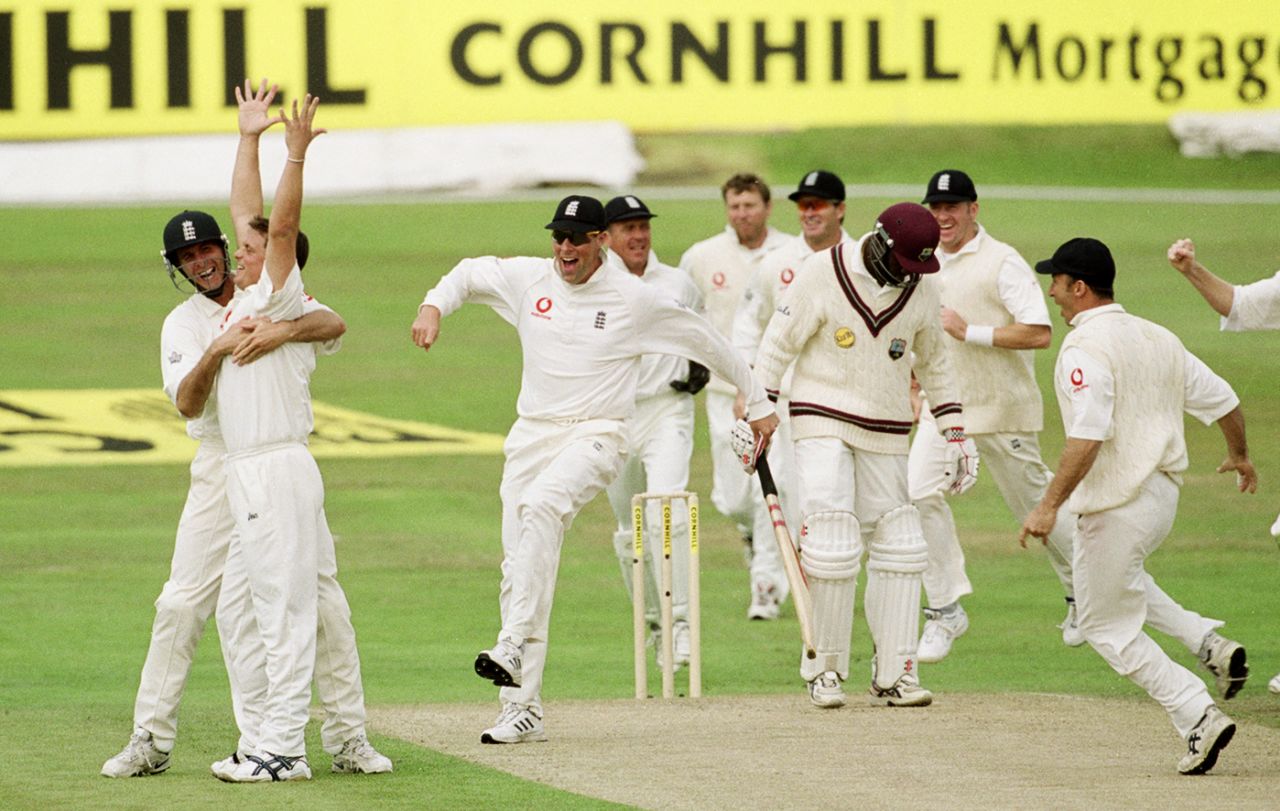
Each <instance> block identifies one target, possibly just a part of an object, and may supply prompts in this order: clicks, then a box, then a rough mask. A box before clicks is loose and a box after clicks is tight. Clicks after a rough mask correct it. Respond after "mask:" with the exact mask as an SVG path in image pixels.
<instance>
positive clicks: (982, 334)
mask: <svg viewBox="0 0 1280 811" xmlns="http://www.w3.org/2000/svg"><path fill="white" fill-rule="evenodd" d="M964 342H965V343H967V344H977V345H978V346H993V345H994V344H995V342H996V328H995V327H978V326H974V325H973V324H970V325H969V326H967V327H965V328H964Z"/></svg>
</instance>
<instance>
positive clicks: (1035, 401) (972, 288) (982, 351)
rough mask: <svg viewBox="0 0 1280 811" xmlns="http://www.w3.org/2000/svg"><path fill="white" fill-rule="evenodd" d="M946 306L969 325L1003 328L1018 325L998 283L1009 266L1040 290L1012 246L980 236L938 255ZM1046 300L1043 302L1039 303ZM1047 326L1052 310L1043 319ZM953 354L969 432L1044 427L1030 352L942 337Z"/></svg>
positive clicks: (1042, 410)
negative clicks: (950, 251) (958, 247)
mask: <svg viewBox="0 0 1280 811" xmlns="http://www.w3.org/2000/svg"><path fill="white" fill-rule="evenodd" d="M938 261H939V262H941V264H942V270H941V271H939V273H938V281H939V282H940V285H941V296H942V303H943V304H945V305H946V306H948V307H950V308H951V309H953V310H955V311H956V312H957V313H959V314H960V316H961V317H962V318H964V320H965V321H967V322H969V323H971V324H980V325H984V326H991V327H1005V326H1008V325H1010V324H1013V323H1015V321H1016V319H1015V318H1014V315H1013V313H1011V312H1009V309H1008V307H1007V306H1006V305H1005V302H1004V301H1003V300H1002V299H1001V298H1000V289H999V279H1000V275H1001V273H1002V272H1004V271H1005V270H1006V268H1008V269H1009V270H1010V271H1012V272H1016V273H1018V274H1025V275H1026V277H1028V278H1029V279H1030V280H1031V283H1032V284H1033V285H1035V286H1036V287H1037V289H1038V287H1039V285H1038V283H1037V282H1036V281H1035V274H1034V272H1033V271H1032V270H1031V268H1030V266H1028V265H1027V263H1026V261H1025V260H1023V258H1022V257H1021V256H1020V255H1019V254H1018V252H1017V251H1016V250H1014V249H1013V248H1012V247H1011V246H1009V245H1006V244H1005V243H1003V242H1000V241H999V240H997V239H994V238H992V237H991V236H990V235H988V234H987V233H986V231H985V229H983V228H982V227H981V226H979V228H978V235H977V236H976V237H974V238H973V239H971V240H969V242H967V243H965V245H964V246H963V247H962V248H961V249H960V250H959V251H957V252H956V253H953V254H948V253H945V252H943V251H939V252H938ZM1041 300H1043V299H1041ZM1040 323H1044V324H1048V323H1049V321H1048V310H1047V308H1046V310H1045V313H1044V320H1043V321H1042V322H1040ZM943 344H944V345H945V346H946V348H947V351H948V353H949V354H950V356H951V363H952V367H953V368H954V370H955V375H956V383H957V385H958V386H959V388H960V401H961V402H962V403H964V418H965V429H966V430H967V431H968V432H969V433H970V434H991V433H998V432H1002V431H1017V432H1037V431H1039V430H1040V429H1041V428H1043V427H1044V402H1043V400H1042V399H1041V397H1040V387H1039V386H1037V385H1036V370H1035V356H1034V354H1033V353H1034V351H1035V350H1032V349H1001V348H998V347H994V346H979V345H977V344H971V343H966V342H965V341H958V340H956V339H955V338H952V337H951V336H950V335H947V334H946V333H945V332H944V333H943Z"/></svg>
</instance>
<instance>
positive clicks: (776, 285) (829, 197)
mask: <svg viewBox="0 0 1280 811" xmlns="http://www.w3.org/2000/svg"><path fill="white" fill-rule="evenodd" d="M844 194H845V190H844V181H843V180H841V179H840V177H839V176H838V175H836V174H834V173H832V172H827V171H824V170H821V169H816V170H814V171H812V172H807V173H806V174H805V175H804V177H802V178H801V179H800V184H799V185H798V186H797V188H796V190H795V191H794V192H792V193H791V194H789V195H788V196H787V199H789V200H791V201H792V202H794V203H795V204H796V211H797V213H798V214H799V219H800V236H797V237H794V238H792V239H790V240H788V241H786V242H784V243H783V244H782V245H781V246H779V247H778V248H775V249H774V250H772V251H770V252H769V253H767V254H765V256H764V257H763V258H762V259H761V260H760V261H759V262H758V263H757V264H756V267H755V270H754V271H752V273H751V279H750V281H749V282H748V284H747V289H746V290H745V291H744V292H743V294H742V300H741V301H740V302H739V303H738V309H737V312H736V313H734V317H733V345H734V347H735V348H736V349H737V350H738V351H739V352H741V353H742V354H743V356H744V357H747V358H750V359H752V360H754V359H755V357H756V353H757V352H758V351H759V349H760V342H761V340H763V338H764V331H765V328H766V327H768V326H769V319H770V318H772V317H773V311H774V310H775V309H777V306H778V301H779V300H780V299H781V298H782V295H783V293H785V292H786V291H787V288H788V287H790V286H791V282H792V281H793V280H794V279H795V276H796V274H797V273H798V272H799V271H800V267H801V265H802V264H803V263H804V260H805V259H807V258H808V257H810V256H812V255H813V254H815V253H817V252H819V251H825V250H828V249H830V248H831V247H832V246H834V245H836V244H837V243H838V242H840V241H841V240H842V239H849V234H848V233H846V232H845V230H844V227H843V224H844V213H845V205H844ZM790 397H791V370H788V371H787V374H785V375H784V376H783V379H782V383H781V384H780V387H779V395H778V400H777V403H776V406H777V409H778V413H779V415H780V416H781V415H782V414H785V413H786V410H787V403H788V402H789V401H790ZM739 407H740V403H735V405H734V409H735V412H736V411H737V410H738V408H739ZM768 454H769V457H768V458H769V469H770V470H771V471H772V474H773V479H774V483H775V484H776V485H777V487H778V501H779V503H780V505H781V507H782V510H783V514H784V515H785V516H786V519H787V524H788V525H789V526H793V527H794V526H799V524H800V522H799V520H798V519H799V516H798V514H797V512H796V511H797V504H796V493H795V487H794V483H795V475H796V474H795V467H796V462H795V448H794V446H793V444H792V441H791V423H790V421H789V420H786V419H783V420H782V421H781V422H780V423H779V425H778V430H777V432H776V433H774V435H773V440H772V441H771V442H770V443H769V448H768ZM752 504H753V515H754V517H753V523H752V533H751V534H752V537H753V538H761V539H765V541H766V542H765V543H762V544H760V545H758V546H757V547H756V548H755V554H753V555H752V557H751V582H752V583H767V584H768V585H769V589H768V590H766V591H764V592H763V593H762V595H763V594H770V593H771V594H772V595H773V597H774V598H775V599H773V600H767V601H765V600H760V601H757V602H755V603H753V604H752V606H751V610H752V611H753V612H757V613H768V614H770V615H771V616H776V614H777V610H778V604H779V603H780V602H782V601H784V600H786V598H787V593H788V591H789V584H788V583H787V578H786V575H785V573H784V570H783V568H782V560H781V559H780V558H779V556H778V554H779V553H778V549H777V545H776V543H769V542H768V539H770V538H773V537H774V535H773V528H772V526H771V523H772V519H771V518H770V516H769V510H768V508H767V507H766V506H765V504H764V501H763V499H761V498H758V497H756V498H753V499H752ZM757 592H759V590H757Z"/></svg>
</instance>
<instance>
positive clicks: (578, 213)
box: [547, 194, 605, 231]
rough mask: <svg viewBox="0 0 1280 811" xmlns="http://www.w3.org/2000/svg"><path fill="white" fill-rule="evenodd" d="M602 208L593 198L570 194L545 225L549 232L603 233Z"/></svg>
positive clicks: (603, 218)
mask: <svg viewBox="0 0 1280 811" xmlns="http://www.w3.org/2000/svg"><path fill="white" fill-rule="evenodd" d="M604 228H605V217H604V206H603V205H601V203H600V201H599V200H597V199H596V198H594V197H587V196H586V195H583V194H571V195H569V196H568V197H566V198H564V199H563V200H561V201H560V204H559V205H558V206H556V215H555V216H554V217H553V218H552V219H551V222H549V223H547V229H548V230H551V231H603V230H604Z"/></svg>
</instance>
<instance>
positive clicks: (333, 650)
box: [134, 439, 365, 753]
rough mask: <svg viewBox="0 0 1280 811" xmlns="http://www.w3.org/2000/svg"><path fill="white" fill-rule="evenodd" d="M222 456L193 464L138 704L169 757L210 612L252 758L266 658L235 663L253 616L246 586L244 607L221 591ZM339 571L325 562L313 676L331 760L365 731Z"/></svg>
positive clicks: (218, 447) (219, 448) (137, 717)
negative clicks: (256, 694) (247, 619)
mask: <svg viewBox="0 0 1280 811" xmlns="http://www.w3.org/2000/svg"><path fill="white" fill-rule="evenodd" d="M225 454H226V448H225V447H224V446H223V445H222V443H221V442H218V441H213V440H207V439H206V440H205V441H203V442H201V443H200V445H199V446H198V447H197V449H196V455H195V458H194V459H192V461H191V485H190V488H189V489H188V490H187V501H186V505H185V506H184V507H183V510H182V518H181V519H180V520H179V522H178V532H177V537H176V539H175V542H174V548H173V562H172V564H171V565H170V572H169V580H168V581H167V582H166V583H165V584H164V588H163V589H162V590H161V592H160V596H159V597H158V598H157V599H156V618H155V622H154V624H153V626H152V630H151V644H150V646H149V648H148V650H147V658H146V662H145V663H144V664H143V667H142V678H141V683H140V685H139V687H138V696H137V700H136V702H135V705H134V725H135V726H139V727H142V728H143V729H145V730H147V731H149V732H150V733H151V735H152V738H153V739H154V740H155V741H156V743H157V745H158V746H159V747H160V748H161V749H164V750H165V751H170V750H171V749H172V747H173V744H174V741H175V738H176V736H177V730H178V704H179V702H180V701H181V699H182V692H183V689H184V688H185V687H186V683H187V677H188V675H189V674H190V672H191V662H192V659H193V657H194V656H195V650H196V647H197V645H198V644H199V642H200V638H201V636H202V635H203V634H204V629H205V625H206V624H207V623H208V620H209V617H210V615H212V614H214V612H215V605H216V606H217V609H216V611H217V622H218V637H219V641H220V643H221V645H222V654H223V658H224V660H225V662H226V665H227V676H228V680H229V681H230V684H231V703H232V709H233V711H234V713H235V717H236V725H237V727H238V728H240V729H241V730H250V732H251V733H252V734H251V735H250V736H249V737H245V736H244V734H243V733H242V737H241V741H240V749H241V751H245V752H248V751H253V750H254V748H255V745H254V743H253V741H254V740H255V739H256V734H257V726H258V723H260V719H261V714H262V711H261V708H260V707H258V708H257V709H256V710H255V707H254V706H253V704H252V702H249V706H248V707H247V708H246V706H245V705H246V699H245V697H244V693H245V690H246V689H249V690H252V689H253V688H252V684H253V683H254V682H255V680H256V682H258V683H261V684H262V685H264V686H265V683H266V682H265V672H264V670H263V668H264V661H263V659H262V657H263V656H265V650H264V649H262V647H261V646H260V645H259V646H258V648H257V650H258V651H259V654H258V657H257V658H254V657H252V656H249V657H246V656H237V652H238V651H245V650H247V648H248V643H244V642H241V641H240V638H241V635H242V634H243V633H244V619H243V618H244V615H245V612H247V611H248V610H249V609H248V603H247V602H242V600H244V599H247V595H248V588H247V585H248V584H247V582H246V581H244V580H243V579H242V580H241V583H242V585H243V586H244V588H242V589H239V591H240V592H241V600H237V599H235V596H234V595H232V594H231V591H230V590H228V589H225V588H223V572H224V570H225V569H226V567H227V565H228V561H227V553H228V547H229V546H230V543H231V537H232V535H233V534H234V533H235V521H234V520H233V519H232V517H231V510H230V508H229V507H228V504H227V477H226V473H225V469H224V461H223V457H224V456H225ZM325 531H326V533H327V531H328V527H327V526H326V527H325ZM331 557H332V556H331ZM336 569H337V567H336V561H335V562H334V565H333V568H332V571H331V572H330V571H329V570H328V569H327V567H326V566H325V565H324V562H323V560H322V562H321V572H320V579H319V584H318V587H319V591H318V601H319V616H320V622H319V625H318V626H317V635H316V639H317V644H316V651H317V655H316V670H315V683H316V689H317V691H318V692H319V694H320V701H321V704H322V706H323V707H324V712H325V719H324V722H323V724H322V726H321V729H320V740H321V742H322V743H323V745H324V749H325V751H327V752H331V753H333V752H338V751H340V750H341V748H342V744H343V743H344V742H345V741H347V740H349V739H350V738H352V737H354V736H355V735H358V734H360V733H361V732H363V731H364V725H365V708H364V686H363V684H362V683H361V679H360V658H359V654H358V653H357V651H356V637H355V629H354V628H353V627H352V626H351V618H350V617H351V611H350V608H349V606H348V604H347V597H346V594H344V593H343V591H342V586H341V585H339V584H338V582H337V580H336V579H335V577H336ZM224 603H230V604H229V605H224ZM238 660H242V661H238ZM246 685H248V687H246ZM263 693H264V694H265V687H264V689H263ZM255 718H256V719H258V720H255Z"/></svg>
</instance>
